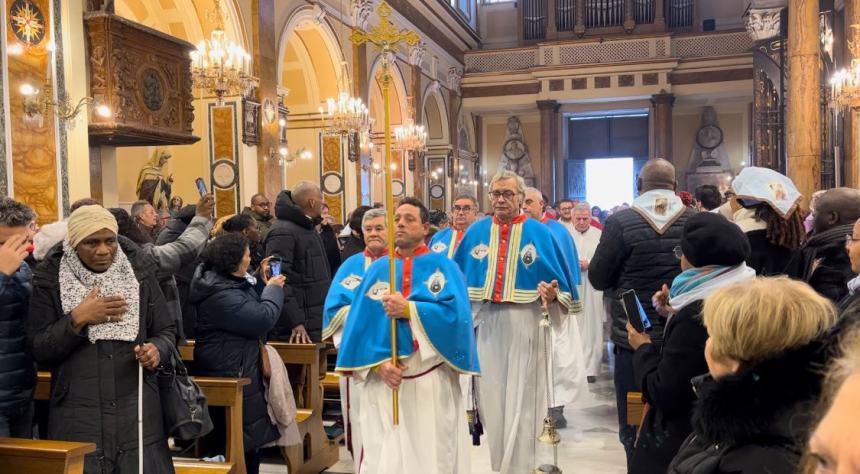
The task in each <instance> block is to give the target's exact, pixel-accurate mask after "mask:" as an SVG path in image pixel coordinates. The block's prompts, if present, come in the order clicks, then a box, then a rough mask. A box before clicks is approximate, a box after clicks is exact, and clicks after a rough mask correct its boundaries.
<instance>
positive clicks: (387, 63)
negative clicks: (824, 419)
mask: <svg viewBox="0 0 860 474" xmlns="http://www.w3.org/2000/svg"><path fill="white" fill-rule="evenodd" d="M376 14H377V15H379V23H378V24H377V25H376V26H375V27H373V28H371V29H370V31H366V32H365V31H361V30H359V29H358V28H354V29H353V30H352V35H351V36H350V38H349V39H350V40H351V41H352V42H353V43H355V44H356V45H361V44H364V43H370V44H372V45H374V46H376V47H377V48H379V49H380V51H381V55H382V69H381V72H380V75H381V76H382V77H381V79H382V102H383V110H384V111H385V170H384V171H385V176H387V178H386V179H385V208H386V209H387V211H388V212H387V214H388V215H387V221H388V222H387V227H388V275H389V280H388V281H389V292H390V293H391V294H394V290H395V283H394V278H395V273H396V272H395V266H394V265H395V260H394V196H393V193H392V191H391V184H392V179H393V177H392V173H391V113H390V111H389V109H388V107H389V104H388V88H389V86H390V85H391V70H390V68H391V61H392V60H393V59H394V52H395V48H396V46H397V45H398V44H399V43H401V42H403V43H406V44H408V45H410V46H415V45H416V44H418V42H419V41H420V40H421V38H419V37H418V34H417V33H415V32H414V31H409V30H398V29H397V28H395V27H394V25H393V24H392V23H391V20H389V19H388V18H389V17H390V16H391V7H390V6H388V3H386V2H385V0H383V1H382V2H381V3H380V4H379V7H377V9H376ZM396 323H397V320H396V319H394V318H392V319H391V363H392V364H394V365H395V366H397V324H396ZM399 400H400V399H399V397H398V392H397V390H393V391H392V399H391V401H392V405H393V406H392V408H393V410H394V424H395V425H397V424H399V423H400V406H399V405H400V403H399Z"/></svg>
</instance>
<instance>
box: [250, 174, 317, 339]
mask: <svg viewBox="0 0 860 474" xmlns="http://www.w3.org/2000/svg"><path fill="white" fill-rule="evenodd" d="M322 204H323V200H322V192H321V191H320V188H319V186H318V185H316V184H314V183H311V182H309V181H301V182H299V183H297V184H296V186H295V187H294V188H293V190H292V191H281V193H280V194H279V195H278V199H277V200H276V201H275V217H277V219H278V220H277V221H275V223H274V224H273V225H272V228H271V230H269V234H268V236H267V237H266V256H275V257H278V258H280V259H281V261H282V263H281V273H282V274H283V275H284V276H286V277H287V284H286V285H284V295H285V298H286V300H285V301H284V307H283V310H282V311H281V317H280V319H279V320H278V323H277V324H276V325H275V328H274V329H273V330H272V332H271V334H270V335H271V337H272V339H274V340H289V341H290V342H296V343H305V344H306V343H310V342H319V341H320V340H321V337H322V310H323V303H325V297H326V294H327V293H328V287H329V285H330V284H331V272H330V269H329V262H328V258H327V257H326V252H325V247H324V245H323V241H322V237H320V234H319V233H318V232H317V231H316V226H315V224H316V223H317V221H318V220H319V218H320V215H321V213H322Z"/></svg>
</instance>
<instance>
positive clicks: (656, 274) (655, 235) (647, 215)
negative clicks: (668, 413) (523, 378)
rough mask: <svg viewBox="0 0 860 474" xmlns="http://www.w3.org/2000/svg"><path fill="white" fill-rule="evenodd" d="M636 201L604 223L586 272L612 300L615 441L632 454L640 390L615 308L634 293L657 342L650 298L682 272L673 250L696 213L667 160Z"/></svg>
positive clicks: (648, 175) (648, 168) (654, 165)
mask: <svg viewBox="0 0 860 474" xmlns="http://www.w3.org/2000/svg"><path fill="white" fill-rule="evenodd" d="M637 188H638V190H639V194H640V195H639V197H637V198H636V200H635V201H634V202H633V206H632V207H631V208H629V209H624V210H622V211H620V212H617V213H615V214H613V215H612V216H610V217H609V219H607V220H606V225H605V227H604V228H603V234H602V235H601V237H600V243H599V244H598V245H597V250H596V251H595V253H594V257H593V258H592V260H591V263H590V264H589V266H588V279H589V281H590V282H591V285H592V286H594V289H596V290H600V291H603V292H604V295H605V296H606V297H608V298H609V299H610V300H611V302H612V303H611V305H610V311H609V313H610V316H611V318H612V334H611V339H612V342H613V343H614V345H615V350H614V352H615V397H616V404H617V406H618V425H619V432H618V435H619V438H620V439H621V443H622V444H623V445H624V449H625V451H626V452H627V460H628V463H629V461H630V459H631V457H632V454H633V441H634V439H635V437H636V430H635V428H634V427H633V426H631V425H628V424H627V392H637V391H639V388H638V387H637V385H636V381H635V379H634V376H633V350H632V348H631V347H630V344H629V343H628V341H627V329H626V326H627V316H626V313H625V311H624V308H623V307H622V305H621V302H620V299H619V298H620V296H621V293H623V292H624V291H626V290H635V291H636V295H637V297H638V298H639V302H640V304H641V305H642V308H643V309H645V313H646V315H647V316H648V319H650V320H651V324H652V329H651V332H650V334H651V338H652V340H653V341H654V342H655V343H657V344H659V343H661V342H662V335H663V326H664V323H665V318H662V317H661V316H660V315H658V314H657V312H656V311H655V309H654V307H653V306H652V305H651V296H652V295H654V293H656V292H657V291H659V290H660V289H661V287H662V286H663V285H664V284H666V283H668V282H671V281H672V280H673V279H674V278H675V276H677V275H678V273H680V272H681V269H680V267H679V266H678V259H677V258H676V257H675V254H674V248H675V247H676V246H677V245H679V244H680V241H681V234H682V232H683V228H684V224H685V223H686V222H687V219H688V218H689V217H690V216H692V215H693V214H695V211H694V210H692V209H690V208H687V207H686V206H684V205H683V203H682V202H681V200H680V198H678V197H677V196H675V192H674V190H675V188H676V181H675V167H674V166H672V164H671V163H669V162H668V161H666V160H663V159H659V158H658V159H653V160H650V161H648V163H646V164H645V166H644V167H643V168H642V171H641V173H640V174H639V178H638V179H637Z"/></svg>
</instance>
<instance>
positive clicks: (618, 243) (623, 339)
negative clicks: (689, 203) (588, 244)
mask: <svg viewBox="0 0 860 474" xmlns="http://www.w3.org/2000/svg"><path fill="white" fill-rule="evenodd" d="M695 213H696V211H694V210H692V209H689V208H688V209H686V210H685V211H684V214H683V215H681V216H680V217H679V218H678V219H677V220H676V221H675V222H674V223H673V224H672V226H671V227H669V228H668V229H666V232H664V233H663V234H662V235H660V234H658V233H657V231H655V230H654V229H653V228H652V227H651V225H650V224H649V223H648V221H646V220H645V218H644V217H642V216H641V215H639V213H638V212H636V211H634V210H633V209H624V210H623V211H620V212H618V213H616V214H613V215H611V216H609V219H607V220H606V225H605V226H604V228H603V234H601V236H600V243H598V244H597V249H596V250H595V252H594V257H593V258H592V259H591V262H590V263H589V264H588V280H589V281H590V282H591V285H592V286H593V287H594V289H596V290H599V291H603V294H604V296H605V297H607V298H609V299H610V301H611V305H610V312H609V314H610V315H611V316H612V334H611V337H612V342H614V343H615V345H616V346H619V347H623V348H625V349H627V350H632V349H631V347H630V343H629V342H628V341H627V315H626V313H625V312H624V307H623V306H622V305H621V300H620V298H621V293H623V292H624V291H626V290H629V289H633V290H636V296H637V297H638V298H639V302H640V303H641V304H642V308H643V309H644V310H645V314H646V315H647V316H648V319H649V320H651V324H652V329H651V331H650V335H651V339H652V340H653V341H654V342H660V341H662V339H663V325H664V324H665V318H663V317H662V316H660V315H659V314H657V311H656V310H655V309H654V306H653V305H652V304H651V296H653V295H654V293H655V292H657V291H659V290H660V288H662V286H663V284H664V283H665V284H667V285H671V284H672V280H674V279H675V277H676V276H678V274H679V273H681V263H680V262H679V261H678V259H677V258H675V254H674V252H673V249H674V248H675V247H676V246H678V245H680V244H681V234H682V233H683V231H684V224H685V223H686V222H687V219H689V218H690V217H691V216H693V215H694V214H695Z"/></svg>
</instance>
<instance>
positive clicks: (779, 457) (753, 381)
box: [668, 342, 825, 474]
mask: <svg viewBox="0 0 860 474" xmlns="http://www.w3.org/2000/svg"><path fill="white" fill-rule="evenodd" d="M824 354H825V352H824V351H823V349H822V345H821V344H820V343H818V342H814V343H812V344H809V345H807V346H804V347H802V348H799V349H795V350H792V351H789V352H787V353H784V354H782V355H780V356H779V357H777V358H774V359H771V360H767V361H764V362H761V363H759V364H756V365H755V366H753V367H750V368H747V369H744V370H742V371H741V372H739V373H738V374H735V375H730V376H727V377H723V378H720V379H718V380H714V379H711V378H710V377H704V378H703V380H702V381H701V383H699V384H698V386H697V393H698V395H699V401H698V403H697V404H696V407H695V409H694V412H693V433H692V434H691V435H690V436H689V437H688V438H687V440H686V441H684V444H683V445H682V446H681V449H680V451H679V452H678V455H677V456H675V459H674V460H672V464H671V466H669V470H668V472H669V473H671V474H681V473H690V474H710V473H732V474H760V473H770V474H782V473H784V474H794V473H795V472H797V470H798V465H799V463H800V457H801V454H802V453H803V450H804V446H805V445H806V442H807V437H808V435H809V431H810V428H811V425H812V423H813V421H814V420H813V416H814V412H815V410H814V408H815V404H816V401H817V399H818V397H819V395H820V393H821V383H822V375H821V374H822V373H823V370H824Z"/></svg>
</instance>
